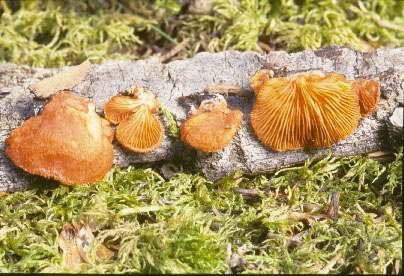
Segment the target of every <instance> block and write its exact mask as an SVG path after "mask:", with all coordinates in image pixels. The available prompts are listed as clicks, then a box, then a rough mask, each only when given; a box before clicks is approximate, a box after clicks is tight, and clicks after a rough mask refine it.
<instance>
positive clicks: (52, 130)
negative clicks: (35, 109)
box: [6, 91, 114, 185]
mask: <svg viewBox="0 0 404 276" xmlns="http://www.w3.org/2000/svg"><path fill="white" fill-rule="evenodd" d="M113 135H114V133H113V131H112V129H111V128H110V126H109V122H108V121H106V120H105V119H103V118H101V117H100V116H98V115H97V113H96V112H95V104H94V103H93V102H91V101H87V100H84V99H82V98H78V97H76V96H75V95H74V94H73V93H72V92H70V91H61V92H58V93H57V94H55V95H54V96H53V98H52V99H51V100H50V101H49V102H48V103H47V104H46V106H45V108H44V110H43V112H42V114H41V115H39V116H35V117H31V118H29V119H28V120H27V121H26V122H24V124H23V125H22V126H20V127H19V128H17V129H15V130H13V131H12V132H11V135H10V137H9V138H7V139H6V145H7V146H8V148H7V149H6V154H7V155H8V157H9V158H10V159H11V160H12V161H13V162H14V164H15V165H17V166H18V167H21V168H23V169H24V170H25V171H27V172H29V173H32V174H39V175H42V176H44V177H47V178H54V179H56V180H58V181H60V182H61V183H63V184H66V185H74V184H86V183H92V182H95V181H97V180H100V179H101V178H103V177H104V175H105V174H106V173H107V172H108V171H109V170H110V168H111V167H112V162H113V159H114V149H113V146H112V139H113Z"/></svg>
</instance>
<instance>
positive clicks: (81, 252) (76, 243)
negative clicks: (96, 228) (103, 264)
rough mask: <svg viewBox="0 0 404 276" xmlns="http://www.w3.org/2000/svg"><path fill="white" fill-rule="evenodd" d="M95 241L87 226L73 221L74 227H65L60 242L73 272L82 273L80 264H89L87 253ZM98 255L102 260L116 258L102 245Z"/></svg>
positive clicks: (65, 260) (66, 260) (67, 225)
mask: <svg viewBox="0 0 404 276" xmlns="http://www.w3.org/2000/svg"><path fill="white" fill-rule="evenodd" d="M94 240H95V237H94V235H93V233H92V232H91V229H90V227H89V226H88V225H87V224H82V223H80V222H77V221H75V220H73V221H72V225H69V224H64V225H63V229H62V232H61V233H60V235H59V237H58V241H59V246H60V248H61V249H62V250H63V260H64V262H65V264H66V266H67V267H68V268H69V269H70V270H71V271H72V272H78V271H80V266H79V265H80V264H82V263H89V260H88V257H87V251H88V248H89V246H90V244H92V243H93V242H94ZM96 255H97V257H98V258H99V259H101V260H109V259H111V258H112V257H113V256H114V252H113V251H111V250H109V249H108V248H106V247H105V246H104V245H100V247H99V248H98V250H97V252H96Z"/></svg>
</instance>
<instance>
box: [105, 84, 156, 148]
mask: <svg viewBox="0 0 404 276" xmlns="http://www.w3.org/2000/svg"><path fill="white" fill-rule="evenodd" d="M132 93H133V94H134V96H133V97H129V96H122V95H118V96H114V97H112V98H111V99H110V100H109V101H108V102H107V103H106V104H105V106H104V115H105V118H106V119H107V120H108V121H110V122H111V123H113V124H118V126H117V128H116V138H117V140H118V141H119V143H121V144H122V145H123V146H124V147H125V148H127V149H128V150H131V151H134V152H141V153H146V152H151V151H153V150H155V149H157V148H158V147H159V146H160V145H161V143H162V142H163V137H164V130H163V126H162V124H161V122H160V121H159V120H158V119H157V118H156V117H155V116H154V115H153V114H155V113H157V112H159V107H158V102H157V100H156V97H155V96H154V95H153V93H152V92H151V91H149V90H144V89H143V88H137V87H136V88H134V89H133V91H132Z"/></svg>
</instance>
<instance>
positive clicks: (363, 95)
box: [353, 79, 380, 116]
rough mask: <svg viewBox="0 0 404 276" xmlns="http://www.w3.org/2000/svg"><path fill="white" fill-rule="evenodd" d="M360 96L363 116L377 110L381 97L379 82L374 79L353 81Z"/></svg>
mask: <svg viewBox="0 0 404 276" xmlns="http://www.w3.org/2000/svg"><path fill="white" fill-rule="evenodd" d="M353 86H354V88H356V93H357V94H358V98H359V106H360V111H361V115H362V116H369V115H370V114H372V113H373V111H375V109H376V107H377V104H378V103H379V99H380V87H379V83H378V82H377V81H374V80H365V79H357V80H356V81H355V82H353Z"/></svg>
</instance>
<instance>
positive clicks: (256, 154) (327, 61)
mask: <svg viewBox="0 0 404 276" xmlns="http://www.w3.org/2000/svg"><path fill="white" fill-rule="evenodd" d="M66 69H67V68H59V69H39V68H30V67H27V66H18V65H14V64H4V65H0V80H1V81H0V124H1V128H0V191H9V192H11V191H19V190H26V189H28V188H30V187H32V183H33V181H37V180H38V177H34V176H31V175H29V174H28V173H25V172H24V171H23V170H22V169H19V168H17V167H16V166H14V164H12V163H11V161H10V160H9V159H8V158H7V156H6V155H5V149H6V146H5V143H4V140H5V139H6V138H7V137H8V136H9V135H10V132H11V131H12V130H13V129H15V128H17V127H19V126H20V125H21V124H22V123H23V122H24V121H25V120H27V119H28V118H29V117H31V116H34V115H36V114H37V112H38V110H39V109H40V108H41V107H42V106H43V104H44V102H45V101H44V100H41V99H36V98H35V97H34V95H33V94H32V93H31V92H30V91H29V89H28V86H29V85H30V84H33V83H35V82H37V81H39V80H41V79H43V78H45V77H49V76H52V75H54V74H55V73H58V72H61V71H63V70H66ZM261 69H272V70H273V71H274V72H275V77H279V76H286V75H288V74H292V73H296V72H305V71H312V70H321V71H323V72H325V73H329V72H338V73H341V74H343V75H345V76H346V77H347V78H348V79H350V80H353V79H355V78H359V77H360V78H366V79H373V80H377V81H379V82H380V87H381V98H380V102H379V105H378V108H377V109H376V111H375V112H374V113H373V114H372V115H371V116H369V117H362V118H361V120H360V123H359V125H358V127H357V129H356V130H355V132H354V133H353V134H352V135H350V136H349V137H348V138H347V139H345V140H342V141H340V142H339V143H337V144H334V145H332V146H331V152H332V154H333V155H334V156H352V155H358V154H366V153H371V152H375V151H380V150H386V149H387V150H392V149H394V150H396V149H397V148H399V147H400V146H401V145H402V120H401V126H400V125H398V126H397V125H394V126H391V121H392V120H390V117H391V116H392V114H393V112H394V111H395V109H397V108H402V106H403V90H404V48H398V49H376V50H374V51H372V52H369V53H362V52H356V51H354V50H351V49H350V48H348V47H341V46H330V47H328V48H325V49H322V50H317V51H311V50H307V51H303V52H299V53H293V54H288V53H286V52H283V51H280V52H270V53H268V54H259V53H254V52H244V53H240V52H237V51H226V52H221V53H215V54H210V53H200V54H198V55H196V56H195V57H193V58H191V59H188V60H179V61H173V62H170V63H168V64H162V63H160V62H159V61H158V59H157V58H152V59H149V60H139V61H129V60H122V61H108V62H106V63H104V64H101V65H96V64H93V65H91V71H90V74H89V75H88V76H87V78H86V79H85V80H84V81H83V82H82V83H80V84H79V85H77V86H76V87H74V88H73V89H72V90H73V92H75V93H76V95H78V96H81V97H84V98H87V99H90V100H92V101H94V102H95V103H96V104H97V112H98V113H99V114H100V115H101V116H103V111H102V110H103V107H104V104H105V103H106V102H107V101H108V100H109V99H110V98H111V97H112V96H114V95H116V94H118V93H119V92H120V91H124V90H126V89H129V88H131V87H134V86H143V87H147V88H149V89H151V90H152V91H153V92H154V93H155V94H156V96H157V98H158V100H159V101H160V102H161V104H162V105H163V106H164V107H166V108H167V109H168V110H169V111H170V112H171V113H172V114H173V116H174V117H175V119H176V122H177V125H178V126H180V124H181V122H183V121H184V120H185V119H186V117H187V112H188V110H189V108H190V106H191V105H194V106H196V107H197V104H196V101H197V99H198V98H203V97H204V96H203V91H204V89H205V88H206V87H208V86H212V85H215V84H219V85H231V86H238V87H240V88H242V89H244V90H247V91H250V92H251V96H252V97H245V95H242V96H237V95H232V94H230V95H229V96H228V98H227V101H228V105H229V108H231V109H239V110H241V111H242V112H243V113H244V118H243V122H242V124H241V126H240V128H239V130H238V132H237V134H236V136H235V137H234V139H233V140H232V142H231V143H230V144H229V145H228V146H227V147H225V148H224V149H223V150H221V151H219V152H216V153H206V152H200V151H197V150H194V149H192V148H191V147H189V146H188V145H185V144H184V143H182V142H181V141H180V140H179V139H178V138H174V137H171V136H169V135H168V133H169V125H168V121H167V119H166V118H165V117H164V116H163V115H162V114H160V115H159V117H160V119H161V120H162V122H163V124H164V127H165V138H164V141H163V144H162V146H161V147H160V148H159V149H157V150H156V151H154V152H151V153H146V154H140V153H133V152H130V151H127V150H126V149H124V148H123V147H121V146H120V145H119V144H117V142H116V141H114V148H115V159H114V164H115V165H117V166H119V167H126V166H128V165H130V164H132V163H139V162H154V161H160V160H169V159H173V158H175V159H177V160H182V161H181V162H193V164H194V166H195V167H196V168H197V169H198V170H199V171H200V172H202V173H203V174H204V175H206V176H207V178H209V179H210V180H217V179H219V178H221V177H224V176H226V175H228V174H230V173H231V172H233V171H235V170H236V169H241V170H242V171H243V172H244V173H246V174H250V175H256V174H259V173H262V172H266V171H269V170H274V169H279V168H282V167H286V166H290V165H294V164H298V163H302V162H303V161H304V160H307V159H308V158H312V157H313V156H314V155H315V154H316V153H318V152H320V151H321V152H323V153H324V154H323V156H326V155H327V154H328V149H313V150H310V151H309V152H307V151H304V150H291V151H285V152H276V151H273V150H271V149H270V148H268V147H265V146H263V145H262V144H261V143H260V142H259V141H258V139H257V137H256V136H255V134H254V132H253V130H252V127H251V125H250V119H249V114H250V112H251V110H252V107H253V104H254V102H255V96H254V93H253V92H252V90H251V89H250V88H249V85H250V83H249V79H250V77H251V76H252V75H253V74H254V73H255V72H256V71H258V70H261ZM244 94H245V93H244ZM195 95H200V97H198V96H197V97H195ZM396 113H397V112H396ZM401 114H402V110H401ZM393 121H394V122H397V121H400V120H393ZM389 129H391V131H390V132H389ZM392 131H393V132H394V133H391V132H392ZM397 133H398V135H397ZM400 134H401V135H400ZM391 137H395V138H394V139H392V138H391ZM397 137H398V138H397ZM400 138H401V139H400ZM39 179H40V178H39Z"/></svg>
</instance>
